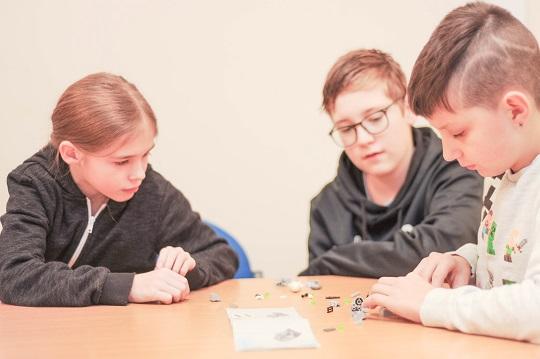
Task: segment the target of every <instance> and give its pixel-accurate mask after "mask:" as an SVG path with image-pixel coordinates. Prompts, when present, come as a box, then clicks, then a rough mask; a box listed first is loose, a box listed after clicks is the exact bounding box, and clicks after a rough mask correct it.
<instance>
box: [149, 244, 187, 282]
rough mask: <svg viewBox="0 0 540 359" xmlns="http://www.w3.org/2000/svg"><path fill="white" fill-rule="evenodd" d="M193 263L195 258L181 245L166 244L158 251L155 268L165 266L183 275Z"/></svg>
mask: <svg viewBox="0 0 540 359" xmlns="http://www.w3.org/2000/svg"><path fill="white" fill-rule="evenodd" d="M195 265H196V263H195V260H194V259H193V258H192V257H191V255H190V254H189V253H188V252H186V251H184V250H183V249H182V248H181V247H171V246H167V247H165V248H163V249H161V251H160V252H159V256H158V259H157V262H156V269H160V268H166V269H170V270H172V271H173V272H176V273H178V274H180V275H181V276H185V275H186V273H187V272H189V271H190V270H192V269H193V268H195Z"/></svg>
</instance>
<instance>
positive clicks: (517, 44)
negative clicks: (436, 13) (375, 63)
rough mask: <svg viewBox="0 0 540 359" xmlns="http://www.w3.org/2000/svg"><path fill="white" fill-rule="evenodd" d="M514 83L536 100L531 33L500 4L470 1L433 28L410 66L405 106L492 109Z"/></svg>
mask: <svg viewBox="0 0 540 359" xmlns="http://www.w3.org/2000/svg"><path fill="white" fill-rule="evenodd" d="M510 87H517V88H519V89H521V90H525V91H527V92H529V93H530V94H531V95H532V96H533V97H534V99H535V102H536V104H537V105H538V104H540V53H539V49H538V43H537V42H536V39H535V38H534V36H533V34H532V33H531V32H530V31H529V30H528V29H527V28H526V27H525V26H524V25H523V24H522V23H521V22H519V20H517V19H516V18H515V17H514V16H512V14H510V13H509V12H508V11H506V10H505V9H502V8H501V7H498V6H495V5H490V4H486V3H482V2H475V3H469V4H467V5H464V6H462V7H459V8H457V9H455V10H453V11H452V12H450V13H449V14H448V15H446V17H445V18H444V19H443V20H442V21H441V23H440V24H439V26H437V28H436V29H435V31H434V32H433V34H432V35H431V38H430V39H429V41H428V42H427V44H426V45H425V46H424V48H423V49H422V52H421V53H420V55H419V57H418V59H417V60H416V63H415V65H414V68H413V71H412V75H411V80H410V83H409V89H408V91H409V105H410V107H411V110H412V111H413V112H414V113H416V114H417V115H421V116H424V117H429V116H431V115H432V114H433V112H434V111H435V109H436V108H438V107H440V106H442V107H443V108H445V109H446V110H448V111H450V112H453V109H452V107H451V105H450V101H449V98H448V93H449V89H452V94H455V96H456V97H455V98H452V100H454V99H455V100H456V101H457V104H459V105H460V106H463V107H464V108H468V107H471V106H484V107H487V108H493V107H495V106H496V103H497V102H498V101H499V99H500V96H502V94H503V92H504V91H505V90H507V89H509V88H510Z"/></svg>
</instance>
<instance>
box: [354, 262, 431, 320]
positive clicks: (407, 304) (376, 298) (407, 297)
mask: <svg viewBox="0 0 540 359" xmlns="http://www.w3.org/2000/svg"><path fill="white" fill-rule="evenodd" d="M433 288H434V287H433V286H432V285H431V284H429V283H428V282H427V281H425V280H424V279H423V278H421V277H420V276H419V275H417V274H416V273H413V272H411V273H409V274H407V276H405V277H382V278H380V279H379V280H378V281H377V283H375V284H374V285H373V287H371V293H370V294H369V296H368V297H367V298H366V299H365V300H364V302H363V303H362V307H364V308H375V307H377V306H382V307H386V308H388V309H389V310H390V311H391V312H393V313H394V314H396V315H399V316H400V317H403V318H406V319H409V320H411V321H413V322H417V323H420V306H421V305H422V302H423V301H424V298H425V297H426V295H427V294H428V292H429V291H430V290H432V289H433Z"/></svg>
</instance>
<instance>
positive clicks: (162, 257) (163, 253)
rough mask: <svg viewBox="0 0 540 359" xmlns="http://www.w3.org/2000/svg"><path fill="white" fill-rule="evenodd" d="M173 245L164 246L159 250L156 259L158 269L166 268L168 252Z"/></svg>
mask: <svg viewBox="0 0 540 359" xmlns="http://www.w3.org/2000/svg"><path fill="white" fill-rule="evenodd" d="M170 248H172V247H164V248H161V250H160V251H159V256H158V259H157V261H156V269H160V268H165V261H166V260H167V254H168V252H169V249H170Z"/></svg>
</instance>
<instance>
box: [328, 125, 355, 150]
mask: <svg viewBox="0 0 540 359" xmlns="http://www.w3.org/2000/svg"><path fill="white" fill-rule="evenodd" d="M332 139H333V140H334V142H335V143H336V145H338V146H340V147H348V146H351V145H353V144H354V143H355V142H356V129H355V128H354V127H353V128H349V127H345V128H335V129H334V130H333V131H332Z"/></svg>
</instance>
